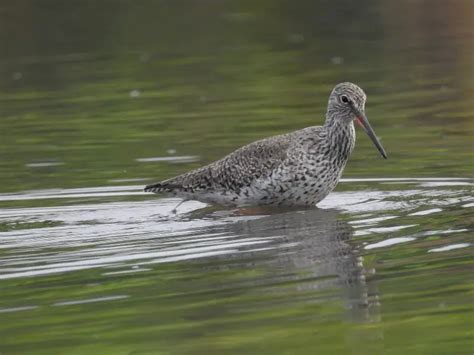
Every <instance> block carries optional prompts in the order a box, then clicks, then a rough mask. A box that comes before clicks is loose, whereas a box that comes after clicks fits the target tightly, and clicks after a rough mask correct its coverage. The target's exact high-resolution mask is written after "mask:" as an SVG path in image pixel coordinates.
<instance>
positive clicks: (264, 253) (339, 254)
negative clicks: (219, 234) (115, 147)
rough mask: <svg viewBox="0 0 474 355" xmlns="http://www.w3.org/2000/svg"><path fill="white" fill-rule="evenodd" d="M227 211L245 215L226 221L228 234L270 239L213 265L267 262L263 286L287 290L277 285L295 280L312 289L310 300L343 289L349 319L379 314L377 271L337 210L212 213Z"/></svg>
mask: <svg viewBox="0 0 474 355" xmlns="http://www.w3.org/2000/svg"><path fill="white" fill-rule="evenodd" d="M223 213H225V214H228V215H233V216H236V215H238V216H243V215H244V216H245V217H241V218H243V219H239V220H238V221H237V222H235V223H231V224H229V225H227V226H226V227H225V229H226V231H225V234H232V235H236V236H239V239H240V238H253V239H256V240H271V241H270V242H269V243H267V244H264V245H263V246H262V245H261V244H257V245H252V246H247V247H244V248H241V249H240V250H239V251H240V253H236V254H232V255H231V256H229V255H227V256H220V257H218V258H219V259H220V261H223V259H227V262H222V263H221V262H219V263H213V264H212V265H213V267H217V268H218V269H222V268H263V269H264V270H265V272H264V277H263V278H259V279H258V280H254V282H256V283H257V284H258V285H259V286H266V287H260V289H261V290H265V292H266V291H267V290H268V289H270V290H271V291H270V292H287V291H282V290H281V289H279V287H278V286H285V290H288V289H287V287H288V286H289V285H291V286H290V287H294V291H296V292H297V293H301V294H304V295H305V296H303V297H306V296H307V295H310V296H309V297H307V298H304V300H305V301H308V302H314V301H318V299H323V300H324V299H327V297H330V298H334V297H338V296H337V295H338V294H339V295H340V298H341V299H342V300H343V303H344V305H345V306H346V307H347V309H348V312H347V314H348V316H349V317H350V319H352V320H353V321H376V320H377V318H378V315H377V313H378V312H377V308H378V307H377V305H378V297H377V292H376V291H377V290H376V287H375V284H374V283H375V282H373V281H372V280H373V277H372V275H373V274H374V273H375V271H374V270H373V269H368V268H366V267H364V263H363V258H362V256H360V255H359V251H358V249H357V243H354V242H353V241H351V239H352V237H353V233H354V231H353V228H352V227H351V226H350V225H349V224H348V223H347V222H346V221H345V220H344V216H343V215H341V214H340V213H339V212H338V211H335V210H322V209H316V208H312V209H306V210H299V211H294V210H293V211H288V210H286V211H285V210H281V209H278V210H276V209H274V208H263V207H262V208H252V209H251V210H249V209H236V210H232V211H226V212H222V211H219V212H214V213H213V215H214V216H216V215H219V217H220V218H222V217H223V216H222V214H223ZM371 279H372V280H371ZM268 286H269V287H268ZM273 286H275V287H273ZM326 291H328V292H326ZM333 291H335V292H333ZM328 295H329V296H328ZM298 301H301V298H299V299H298Z"/></svg>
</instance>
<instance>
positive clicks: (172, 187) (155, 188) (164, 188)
mask: <svg viewBox="0 0 474 355" xmlns="http://www.w3.org/2000/svg"><path fill="white" fill-rule="evenodd" d="M182 189H183V185H181V184H170V183H167V182H157V183H155V184H151V185H147V186H145V192H154V193H159V192H174V191H176V190H182Z"/></svg>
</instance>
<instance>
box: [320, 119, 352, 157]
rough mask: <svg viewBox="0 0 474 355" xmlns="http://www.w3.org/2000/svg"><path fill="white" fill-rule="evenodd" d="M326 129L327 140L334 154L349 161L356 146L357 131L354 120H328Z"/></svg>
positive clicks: (325, 125)
mask: <svg viewBox="0 0 474 355" xmlns="http://www.w3.org/2000/svg"><path fill="white" fill-rule="evenodd" d="M324 127H325V129H326V132H327V140H328V143H329V145H330V147H331V149H330V151H331V152H333V154H335V155H337V156H340V157H341V158H343V159H342V160H344V161H347V159H349V155H350V154H351V153H352V150H353V149H354V145H355V137H356V135H355V129H354V123H353V121H352V120H349V121H347V120H344V119H341V118H338V119H332V120H331V119H326V123H325V124H324Z"/></svg>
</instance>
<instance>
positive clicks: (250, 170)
mask: <svg viewBox="0 0 474 355" xmlns="http://www.w3.org/2000/svg"><path fill="white" fill-rule="evenodd" d="M366 98H367V97H366V95H365V93H364V91H363V90H362V89H361V88H360V87H358V86H357V85H355V84H352V83H347V82H346V83H341V84H338V85H336V87H334V89H333V90H332V92H331V94H330V96H329V102H328V107H327V113H326V121H325V123H324V125H322V126H312V127H307V128H304V129H301V130H298V131H295V132H291V133H287V134H282V135H278V136H274V137H269V138H265V139H262V140H259V141H256V142H253V143H250V144H248V145H246V146H244V147H242V148H240V149H237V150H236V151H234V152H232V153H230V154H229V155H227V156H225V157H224V158H222V159H220V160H218V161H215V162H213V163H211V164H209V165H206V166H203V167H202V168H199V169H195V170H192V171H189V172H187V173H185V174H182V175H178V176H176V177H173V178H171V179H167V180H164V181H161V182H158V183H155V184H151V185H148V186H146V187H145V191H149V192H155V193H170V194H172V195H174V196H178V197H181V198H183V201H186V200H198V201H202V202H207V203H212V204H220V205H233V206H255V205H278V206H311V205H315V204H317V203H318V202H320V201H321V200H322V199H324V198H325V197H326V196H327V195H328V194H329V193H330V192H331V191H332V190H333V189H334V188H335V187H336V185H337V182H338V181H339V179H340V177H341V175H342V171H343V170H344V167H345V166H346V163H347V160H348V159H349V156H350V154H351V152H352V150H353V149H354V145H355V138H356V135H355V129H354V121H355V122H356V123H358V124H359V125H360V126H361V127H362V128H363V130H364V131H365V132H366V133H367V135H368V136H369V138H370V139H371V140H372V142H373V143H374V145H375V147H376V148H377V149H378V151H379V152H380V154H381V155H382V157H384V158H385V159H387V154H386V153H385V150H384V148H383V147H382V144H381V143H380V141H379V140H378V139H377V136H376V135H375V132H374V130H373V129H372V127H371V126H370V123H369V121H368V119H367V117H366V115H365V101H366Z"/></svg>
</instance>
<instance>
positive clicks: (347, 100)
mask: <svg viewBox="0 0 474 355" xmlns="http://www.w3.org/2000/svg"><path fill="white" fill-rule="evenodd" d="M341 101H342V102H344V103H345V104H348V103H349V98H348V97H347V96H346V95H342V96H341Z"/></svg>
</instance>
